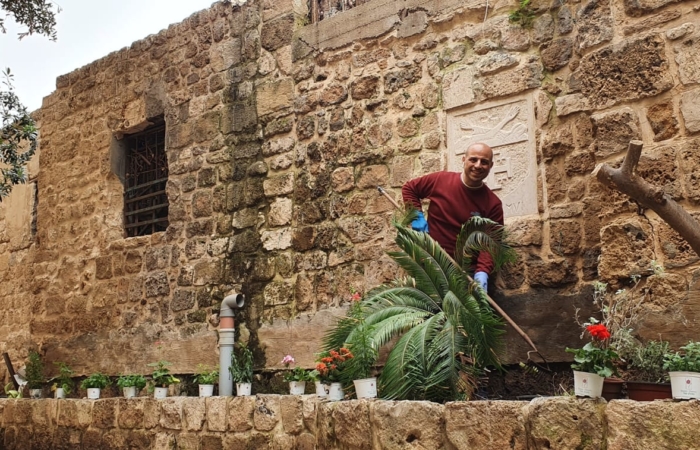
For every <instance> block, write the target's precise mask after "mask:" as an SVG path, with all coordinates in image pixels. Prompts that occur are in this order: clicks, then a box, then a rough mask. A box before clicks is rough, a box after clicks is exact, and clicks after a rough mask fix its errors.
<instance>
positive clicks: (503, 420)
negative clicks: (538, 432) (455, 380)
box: [445, 401, 528, 450]
mask: <svg viewBox="0 0 700 450" xmlns="http://www.w3.org/2000/svg"><path fill="white" fill-rule="evenodd" d="M527 405H528V404H527V403H526V402H507V401H486V402H455V403H447V404H446V405H445V436H446V438H447V441H449V443H450V444H452V445H453V446H454V447H455V448H457V449H477V448H478V449H482V448H483V449H487V448H492V449H496V448H502V449H505V448H510V449H516V450H525V449H527V448H528V447H527V432H526V428H525V421H526V420H525V419H526V416H525V409H526V408H527Z"/></svg>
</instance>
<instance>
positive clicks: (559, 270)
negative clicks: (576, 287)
mask: <svg viewBox="0 0 700 450" xmlns="http://www.w3.org/2000/svg"><path fill="white" fill-rule="evenodd" d="M527 278H528V281H529V282H530V286H533V287H538V286H545V287H557V286H561V285H565V284H571V283H575V282H576V281H577V278H578V277H577V275H576V267H575V266H573V265H572V264H571V263H570V262H569V260H568V259H560V258H557V259H552V260H546V261H545V260H542V259H539V258H531V259H530V260H529V261H528V262H527Z"/></svg>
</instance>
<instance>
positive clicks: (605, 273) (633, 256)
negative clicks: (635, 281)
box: [598, 217, 655, 280]
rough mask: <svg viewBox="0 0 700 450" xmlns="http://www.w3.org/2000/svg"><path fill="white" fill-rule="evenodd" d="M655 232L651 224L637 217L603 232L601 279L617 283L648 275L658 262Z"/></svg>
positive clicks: (601, 235)
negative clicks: (616, 280) (654, 261)
mask: <svg viewBox="0 0 700 450" xmlns="http://www.w3.org/2000/svg"><path fill="white" fill-rule="evenodd" d="M652 232H653V230H652V229H651V227H650V225H649V224H648V222H646V221H640V220H638V219H637V218H636V217H632V218H623V219H618V220H616V221H613V222H611V223H610V224H609V225H606V226H604V227H603V228H601V230H600V237H601V255H600V263H599V264H598V272H599V273H600V275H601V276H602V277H604V278H605V280H615V279H625V278H629V277H630V276H631V275H633V274H641V273H645V272H646V271H647V269H648V268H649V267H651V261H652V260H654V259H655V255H654V252H653V250H652V249H653V248H654V245H653V235H652Z"/></svg>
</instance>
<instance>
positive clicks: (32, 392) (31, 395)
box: [29, 389, 41, 398]
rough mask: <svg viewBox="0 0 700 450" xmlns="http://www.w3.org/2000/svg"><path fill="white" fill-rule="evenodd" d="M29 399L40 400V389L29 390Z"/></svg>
mask: <svg viewBox="0 0 700 450" xmlns="http://www.w3.org/2000/svg"><path fill="white" fill-rule="evenodd" d="M29 398H41V389H30V390H29Z"/></svg>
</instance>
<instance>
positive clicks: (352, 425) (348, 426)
mask: <svg viewBox="0 0 700 450" xmlns="http://www.w3.org/2000/svg"><path fill="white" fill-rule="evenodd" d="M370 404H371V402H369V401H367V400H359V401H352V402H341V403H339V404H338V405H337V406H336V407H335V408H333V412H332V416H333V421H334V423H335V435H336V436H337V438H338V442H339V443H341V444H342V445H345V446H347V447H348V448H357V449H370V448H372V443H371V441H370V440H369V439H367V436H370V435H371V434H372V425H371V422H370Z"/></svg>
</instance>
